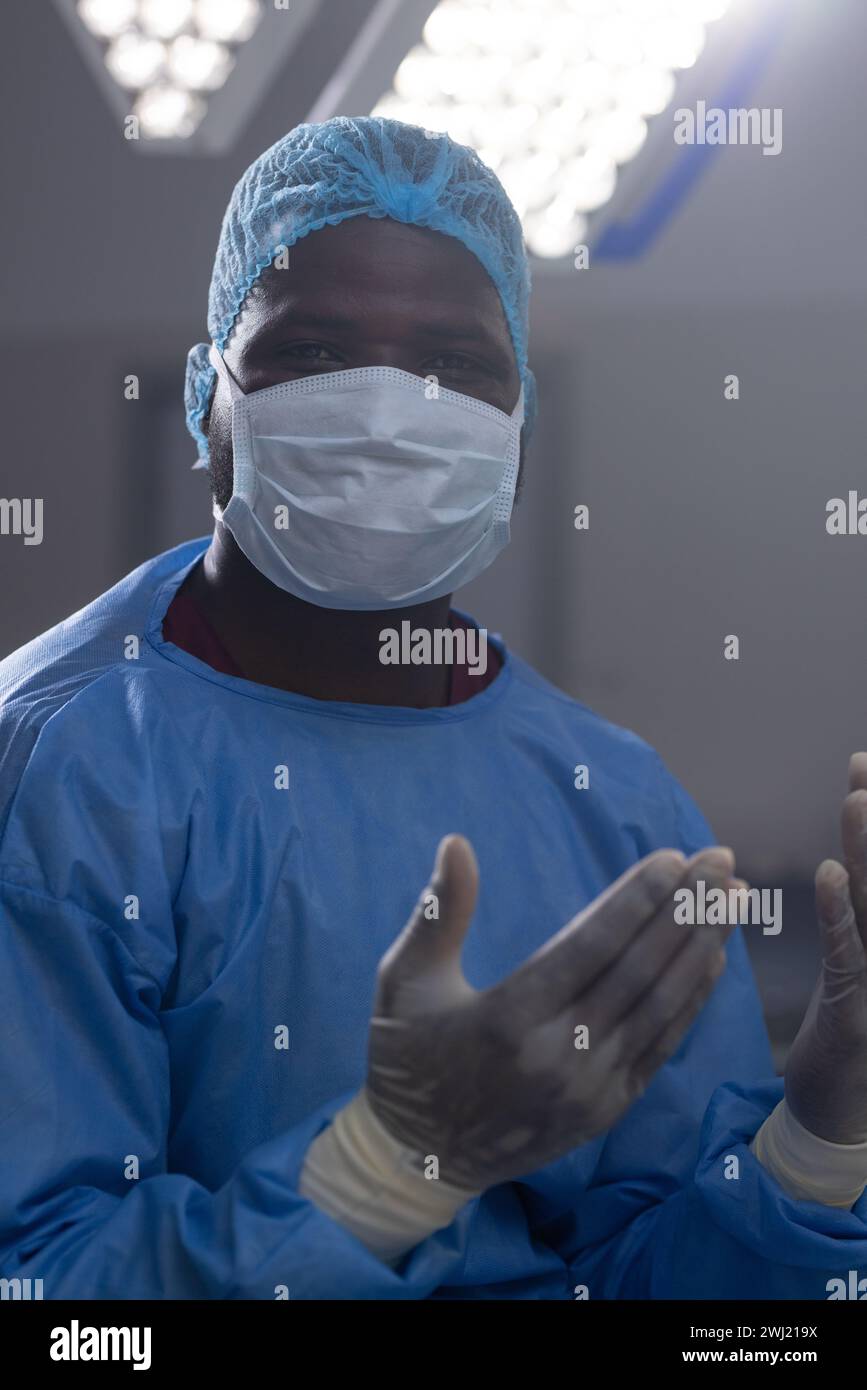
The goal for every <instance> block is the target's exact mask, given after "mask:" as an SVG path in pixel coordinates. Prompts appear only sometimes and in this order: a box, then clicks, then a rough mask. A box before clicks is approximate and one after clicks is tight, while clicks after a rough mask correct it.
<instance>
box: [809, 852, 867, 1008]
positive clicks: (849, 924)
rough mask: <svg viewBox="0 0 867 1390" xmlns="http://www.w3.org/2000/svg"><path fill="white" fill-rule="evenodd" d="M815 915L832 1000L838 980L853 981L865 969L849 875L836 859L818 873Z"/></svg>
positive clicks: (825, 981) (827, 861) (830, 860)
mask: <svg viewBox="0 0 867 1390" xmlns="http://www.w3.org/2000/svg"><path fill="white" fill-rule="evenodd" d="M816 915H817V917H818V919H819V931H820V933H821V937H822V959H823V966H824V984H825V992H826V997H830V998H833V990H834V983H835V981H837V982H840V983H842V981H843V980H844V979H845V980H851V978H852V976H853V975H854V974H858V972H859V971H862V970H863V969H864V967H865V955H864V947H863V945H862V943H861V939H860V937H859V934H858V927H857V923H856V920H855V909H854V907H853V904H852V897H851V893H850V879H849V875H848V874H847V873H846V870H845V869H844V868H843V865H842V864H838V863H837V861H836V859H825V860H823V862H822V863H821V864H820V865H819V867H818V869H817V870H816ZM829 991H830V995H829Z"/></svg>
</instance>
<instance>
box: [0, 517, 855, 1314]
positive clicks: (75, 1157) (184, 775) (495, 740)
mask: <svg viewBox="0 0 867 1390" xmlns="http://www.w3.org/2000/svg"><path fill="white" fill-rule="evenodd" d="M206 544H207V542H206V541H205V540H198V541H194V542H191V543H189V544H187V545H184V546H181V547H180V548H178V549H176V550H173V551H171V552H169V553H168V554H166V555H163V556H160V557H158V558H157V559H155V560H153V561H151V562H149V563H147V564H145V565H143V566H142V567H141V568H139V569H137V570H136V571H135V572H134V573H133V574H131V575H129V576H128V577H127V578H126V579H124V580H123V581H122V582H121V583H119V584H118V585H117V586H116V587H115V588H113V589H112V590H111V591H110V592H109V593H107V594H105V595H103V596H102V597H101V598H99V599H97V600H96V602H94V603H92V604H90V605H89V606H88V607H86V608H84V609H82V610H81V611H80V612H78V613H76V614H74V615H73V616H72V617H71V618H69V619H68V620H67V621H66V622H63V623H61V624H60V625H59V626H58V627H56V628H54V629H52V630H51V631H50V632H48V633H47V634H45V635H44V636H43V637H40V638H38V639H37V640H35V641H34V642H32V643H30V644H29V645H28V646H26V647H24V648H23V649H22V650H20V651H19V652H17V653H15V654H13V655H12V656H11V657H9V658H8V659H7V660H6V661H5V662H4V663H3V664H2V666H0V691H2V697H3V718H2V726H0V727H2V741H0V788H2V798H0V817H2V842H0V880H2V882H0V896H2V905H0V912H2V921H0V1035H2V1046H0V1272H2V1274H3V1275H5V1276H7V1277H12V1276H15V1275H18V1276H20V1277H22V1278H26V1277H32V1278H41V1279H42V1280H43V1287H44V1295H45V1297H46V1298H84V1299H86V1298H116V1299H124V1298H176V1299H177V1298H201V1299H274V1298H275V1297H280V1296H285V1295H286V1294H288V1296H289V1297H290V1298H295V1299H298V1298H301V1299H314V1298H344V1299H371V1298H412V1299H419V1298H429V1297H435V1298H452V1299H461V1298H524V1299H570V1298H574V1297H575V1296H576V1294H575V1290H576V1288H577V1289H578V1290H579V1292H580V1291H581V1290H582V1289H584V1288H586V1291H587V1294H588V1295H589V1297H590V1298H591V1299H593V1298H618V1297H626V1298H636V1297H637V1298H671V1297H694V1298H735V1297H737V1298H742V1297H746V1298H772V1297H783V1298H790V1297H791V1298H794V1297H803V1298H810V1299H823V1298H825V1297H827V1293H826V1281H827V1280H828V1279H830V1278H832V1277H839V1276H842V1277H844V1278H845V1277H846V1275H847V1271H848V1270H850V1269H853V1268H854V1269H860V1271H861V1272H862V1273H863V1272H864V1271H865V1270H867V1198H862V1199H861V1201H860V1202H859V1203H858V1204H857V1205H856V1207H855V1209H854V1211H852V1212H848V1211H835V1210H832V1209H830V1208H824V1207H822V1206H819V1205H817V1204H813V1203H806V1202H796V1201H794V1200H792V1199H790V1198H789V1197H787V1196H786V1195H785V1194H784V1192H783V1191H782V1190H781V1189H780V1187H779V1186H778V1185H777V1184H776V1183H775V1182H774V1180H773V1179H772V1178H771V1177H770V1176H769V1175H768V1174H767V1173H766V1172H765V1171H764V1170H763V1169H762V1168H761V1166H760V1165H759V1164H758V1163H757V1162H756V1161H755V1159H754V1158H753V1157H752V1156H751V1154H750V1153H749V1148H748V1146H749V1141H750V1138H751V1137H752V1135H753V1134H754V1133H755V1132H756V1130H757V1129H758V1127H759V1125H760V1124H761V1123H762V1121H763V1120H764V1118H765V1117H766V1115H767V1114H768V1113H769V1112H770V1110H771V1109H772V1108H773V1106H774V1105H775V1104H776V1102H777V1100H778V1099H779V1098H780V1095H781V1082H780V1081H778V1080H775V1079H774V1077H773V1071H772V1066H771V1060H770V1056H769V1051H768V1046H767V1040H766V1036H765V1032H764V1027H763V1023H762V1017H761V1012H760V1007H759V1003H758V1000H757V996H756V992H755V988H754V983H753V980H752V977H751V973H750V969H749V966H748V962H747V958H746V953H745V949H744V945H743V942H742V940H741V939H740V938H738V937H735V938H733V939H732V941H731V943H730V948H729V964H728V968H727V970H726V972H725V974H724V975H723V977H722V978H721V980H720V982H719V984H718V985H717V987H716V989H715V991H714V993H713V995H712V996H711V998H710V1001H709V1003H708V1004H707V1006H706V1007H705V1009H704V1010H703V1012H702V1013H701V1015H700V1017H699V1019H698V1020H697V1022H696V1023H695V1025H694V1026H693V1028H692V1030H691V1032H690V1033H689V1035H688V1037H687V1038H686V1040H685V1041H684V1043H683V1045H682V1046H681V1048H680V1050H679V1052H678V1053H677V1055H676V1056H675V1057H674V1058H673V1059H672V1060H671V1061H670V1062H669V1063H668V1064H667V1065H666V1066H665V1067H663V1068H662V1070H661V1071H660V1072H659V1073H658V1074H657V1076H656V1077H655V1079H654V1081H653V1083H652V1084H651V1086H650V1088H649V1090H648V1091H647V1092H646V1094H645V1095H644V1096H643V1097H642V1098H641V1100H640V1101H639V1102H638V1103H637V1104H635V1105H634V1106H633V1107H632V1109H631V1110H630V1111H629V1112H628V1113H627V1115H626V1116H625V1117H624V1119H623V1120H622V1121H621V1122H620V1123H619V1124H618V1125H617V1126H616V1127H615V1128H614V1129H613V1130H612V1131H611V1132H610V1133H609V1134H607V1135H605V1136H602V1137H600V1138H598V1139H596V1140H594V1141H593V1142H591V1143H588V1144H585V1145H583V1146H582V1147H580V1148H578V1149H576V1150H574V1151H573V1152H572V1153H570V1154H569V1155H568V1156H567V1157H565V1158H563V1159H562V1160H560V1161H558V1162H556V1163H552V1164H550V1165H549V1166H548V1167H546V1168H544V1169H541V1170H539V1171H537V1172H533V1173H530V1174H527V1175H526V1177H525V1178H523V1180H522V1181H520V1182H512V1183H506V1184H502V1185H500V1186H498V1187H495V1188H492V1189H491V1190H489V1191H488V1192H486V1193H485V1194H484V1195H483V1196H482V1197H481V1198H479V1199H477V1200H475V1201H472V1202H470V1203H468V1204H467V1205H466V1206H465V1207H464V1208H463V1209H462V1210H461V1212H460V1213H459V1214H458V1216H457V1218H456V1219H455V1220H454V1222H453V1223H452V1224H451V1225H450V1226H449V1227H448V1228H447V1229H445V1230H442V1231H440V1232H438V1233H436V1234H435V1235H433V1236H431V1237H430V1238H429V1239H427V1240H424V1241H422V1242H421V1244H420V1245H418V1246H416V1247H415V1249H414V1250H412V1251H411V1252H410V1253H409V1254H408V1255H407V1256H406V1258H405V1259H404V1260H403V1261H402V1262H401V1263H400V1265H399V1266H398V1267H397V1268H396V1269H392V1268H390V1267H388V1266H387V1265H385V1264H383V1263H381V1262H380V1261H379V1260H377V1259H376V1258H375V1257H374V1256H373V1255H372V1254H370V1253H369V1252H368V1251H367V1250H366V1249H365V1248H364V1247H363V1246H362V1245H361V1244H360V1243H359V1242H358V1241H357V1240H356V1239H355V1238H354V1237H353V1236H352V1235H350V1234H349V1233H348V1232H346V1231H344V1230H343V1229H342V1228H341V1227H340V1226H339V1225H337V1224H336V1223H335V1222H333V1221H332V1220H331V1219H330V1218H329V1217H328V1216H326V1215H325V1214H324V1213H322V1212H320V1211H319V1210H318V1209H317V1208H316V1207H314V1206H313V1205H311V1204H310V1203H309V1202H308V1201H306V1200H304V1199H303V1198H302V1197H300V1196H299V1194H298V1177H299V1172H300V1169H301V1167H302V1164H303V1160H304V1154H305V1150H306V1149H307V1147H308V1145H309V1144H310V1142H311V1140H312V1139H313V1138H314V1136H315V1135H316V1134H317V1133H319V1132H320V1130H321V1129H322V1128H323V1127H324V1126H325V1125H327V1124H328V1122H329V1118H330V1117H331V1116H332V1115H333V1113H334V1112H335V1110H336V1109H337V1108H338V1107H339V1106H341V1105H342V1104H344V1103H345V1102H346V1101H347V1100H348V1099H349V1097H350V1096H351V1095H352V1094H353V1093H354V1092H355V1091H356V1090H357V1088H358V1087H359V1086H360V1085H361V1084H362V1082H363V1080H364V1074H365V1053H366V1037H367V1024H368V1017H369V1014H370V1008H371V1001H372V995H373V988H374V977H375V971H376V966H377V962H378V961H379V958H380V956H381V955H382V954H383V952H384V951H385V949H386V947H387V946H388V945H389V944H390V943H391V941H392V940H393V938H394V937H395V935H396V934H397V932H398V931H399V929H400V928H401V926H402V925H403V923H404V922H405V920H406V918H407V916H408V915H409V913H410V910H411V909H412V907H413V906H414V904H415V902H416V899H417V896H418V893H419V891H420V889H421V887H422V886H423V885H424V884H425V883H426V882H427V879H428V875H429V873H430V869H431V864H432V860H433V855H434V851H435V848H436V845H437V842H438V840H439V838H440V837H441V836H442V835H443V834H445V833H446V832H448V831H460V832H461V833H462V834H464V835H466V836H467V837H468V838H469V839H470V840H471V841H472V843H473V845H474V846H475V849H476V853H477V855H478V860H479V865H480V870H481V892H480V899H479V906H478V911H477V914H476V918H475V920H474V923H473V926H472V929H471V932H470V935H469V939H468V942H467V945H466V951H465V968H466V972H467V975H468V978H469V979H470V980H471V982H472V983H473V984H475V985H476V986H479V987H482V986H486V985H489V984H491V983H492V982H494V981H496V980H498V979H500V978H501V977H502V976H504V975H505V974H506V973H508V972H509V971H511V970H514V969H515V967H516V966H517V965H518V964H519V963H520V962H521V961H523V960H524V959H525V958H526V957H527V956H528V955H529V954H530V953H531V952H532V951H534V950H535V949H536V947H538V946H539V945H541V943H542V942H543V941H545V940H546V939H547V938H548V937H549V936H550V935H551V934H552V933H553V932H555V931H557V930H558V929H559V928H560V927H561V926H562V925H563V924H564V923H565V922H566V921H567V920H568V919H569V918H571V917H572V916H573V915H574V914H575V913H576V912H577V911H578V910H579V909H580V908H581V907H582V906H584V905H585V904H586V903H588V902H590V900H591V899H592V898H594V897H595V896H596V895H597V894H598V893H600V892H601V891H602V890H603V889H604V888H605V887H606V885H608V884H609V883H610V882H611V881H612V880H613V879H614V878H616V877H617V876H618V875H619V874H621V873H622V872H623V871H624V870H625V869H627V868H628V867H629V865H631V864H633V863H634V862H635V861H636V860H637V859H639V858H640V857H642V856H643V855H646V854H647V853H648V852H650V851H651V850H653V849H655V848H658V847H660V846H678V847H680V848H682V849H683V850H684V851H685V852H691V851H694V850H696V849H697V848H699V847H701V846H702V845H704V844H707V843H709V842H710V841H711V838H712V837H711V835H710V832H709V830H708V828H707V825H706V824H705V822H704V821H703V820H702V818H701V816H700V815H699V814H698V812H697V811H696V809H695V807H694V806H693V805H692V803H691V802H690V800H689V799H688V797H687V796H686V795H685V793H684V792H683V791H682V790H681V789H680V787H679V786H678V785H677V784H676V782H675V781H674V780H673V779H672V778H671V776H670V775H669V774H668V773H667V772H666V770H665V769H664V767H663V766H662V764H661V762H660V760H659V759H658V757H657V755H656V754H655V753H654V752H653V751H652V750H651V749H650V748H648V747H647V745H646V744H645V743H643V742H642V741H641V740H640V739H639V738H637V737H636V736H635V735H633V734H631V733H628V732H625V731H624V730H622V729H619V728H615V727H613V726H612V725H611V724H608V723H606V722H605V721H604V720H602V719H600V718H599V717H597V716H596V715H594V714H593V713H592V712H591V711H589V710H588V709H586V708H585V707H583V706H582V705H580V704H577V703H576V702H575V701H573V700H571V699H569V698H567V697H566V696H565V695H563V694H562V693H561V692H559V691H558V690H556V689H554V688H553V687H552V686H551V685H549V684H548V683H547V682H546V681H544V680H543V679H541V678H540V677H539V676H538V675H537V674H535V673H534V672H533V671H532V670H531V669H530V668H529V667H528V666H527V665H526V664H524V663H523V662H522V661H520V660H519V659H517V658H516V657H515V656H514V655H513V654H510V653H508V652H507V651H506V650H505V648H504V647H501V648H500V649H501V651H502V654H503V657H504V665H503V668H502V670H501V672H500V673H499V675H498V676H497V677H496V679H495V680H494V681H493V682H492V684H491V685H490V686H488V687H487V689H485V690H484V691H483V692H482V693H481V694H479V695H477V696H475V697H474V698H473V699H471V700H469V701H467V702H465V703H463V704H459V705H454V706H450V707H448V708H442V709H421V710H419V709H408V708H403V707H397V708H393V707H383V706H373V705H360V704H348V703H332V702H327V701H319V700H314V699H310V698H307V697H304V696H301V695H295V694H290V693H287V692H285V691H281V690H275V689H271V688H269V687H266V686H262V685H258V684H255V683H253V682H251V681H247V680H243V679H240V678H236V677H231V676H224V675H221V674H219V673H217V672H215V671H213V670H212V669H211V668H210V667H208V666H206V665H204V664H203V663H202V662H201V661H199V660H197V659H196V658H195V657H193V656H191V655H189V654H188V653H185V652H183V651H181V650H180V649H179V648H177V647H176V646H174V645H172V644H171V643H169V642H166V641H165V640H164V639H163V637H162V619H163V617H164V615H165V612H166V609H167V607H168V605H169V603H170V601H171V598H172V596H173V594H174V593H175V591H176V589H177V588H178V586H179V584H180V583H181V582H182V580H183V578H184V577H185V575H186V574H187V573H188V571H189V569H190V568H191V567H192V565H194V564H195V563H196V561H197V560H198V558H199V557H200V556H201V554H202V553H203V551H204V549H205V546H206ZM579 763H584V764H586V765H587V766H588V768H589V770H590V785H589V788H587V789H584V790H576V787H575V785H574V769H575V767H576V765H577V764H579ZM281 769H286V771H285V772H284V773H282V774H281V771H280V770H281ZM282 1042H285V1044H286V1045H285V1046H284V1045H280V1044H281V1043H282ZM481 1101H482V1103H483V1098H481ZM732 1156H733V1157H735V1158H736V1159H737V1160H738V1165H739V1172H738V1176H737V1177H736V1178H732V1177H730V1176H729V1177H727V1176H726V1172H727V1171H728V1172H729V1173H731V1172H732V1171H734V1165H732V1164H731V1162H727V1160H729V1159H730V1158H731V1157H732Z"/></svg>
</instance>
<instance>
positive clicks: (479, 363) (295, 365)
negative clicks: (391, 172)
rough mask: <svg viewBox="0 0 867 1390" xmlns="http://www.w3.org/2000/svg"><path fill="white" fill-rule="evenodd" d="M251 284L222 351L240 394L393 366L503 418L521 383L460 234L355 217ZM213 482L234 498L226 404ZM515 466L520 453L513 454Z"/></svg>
mask: <svg viewBox="0 0 867 1390" xmlns="http://www.w3.org/2000/svg"><path fill="white" fill-rule="evenodd" d="M287 259H288V266H287V268H285V269H277V268H276V267H275V266H269V267H268V268H267V269H266V270H265V271H264V272H263V273H262V275H261V276H260V278H259V280H258V281H257V282H256V284H255V285H254V286H253V288H252V289H251V290H250V293H249V294H248V296H247V299H246V301H245V304H244V307H243V309H242V310H241V313H240V314H239V316H238V319H237V321H236V323H235V327H234V329H233V331H232V334H231V336H230V338H229V342H228V343H227V345H226V348H225V351H224V353H223V356H224V358H225V360H226V364H227V366H228V367H229V370H230V371H231V372H232V374H233V376H234V377H235V379H236V381H237V382H238V385H239V386H240V387H241V390H242V391H244V392H245V394H249V393H250V392H251V391H261V390H263V389H264V388H265V387H266V386H274V385H276V384H277V383H278V382H281V381H297V380H298V379H299V378H300V377H307V376H313V375H316V374H317V373H322V372H340V371H348V370H350V369H351V368H353V367H380V366H386V367H399V368H400V369H401V370H402V371H405V372H412V373H413V374H414V375H415V376H421V377H427V376H435V377H436V378H437V380H438V382H439V384H440V386H441V387H443V388H444V389H447V390H450V391H460V392H461V393H462V394H463V395H465V396H475V397H476V399H477V400H480V401H487V403H488V404H489V405H493V406H496V407H497V409H498V410H502V411H503V412H504V413H505V414H507V415H509V414H511V412H512V410H513V409H514V408H515V406H516V404H517V401H518V395H519V393H520V387H521V381H520V377H519V375H518V369H517V366H516V364H515V354H514V349H513V347H512V340H511V336H510V334H509V329H508V325H507V323H506V317H505V314H504V313H503V306H502V304H501V302H500V296H499V294H498V293H497V291H496V289H495V288H494V285H493V283H492V281H491V280H490V279H489V278H488V275H487V274H486V272H485V271H484V269H483V268H482V266H481V264H480V262H479V261H478V260H477V259H476V257H475V256H474V255H473V254H472V252H471V251H468V250H467V248H466V247H465V246H464V245H463V243H462V242H459V241H457V240H455V238H454V237H448V236H443V235H442V234H441V233H439V232H432V231H429V230H428V229H427V228H425V227H415V226H407V225H405V224H404V223H402V222H395V221H393V220H392V219H390V218H372V217H366V216H361V217H353V218H349V219H348V220H347V221H345V222H341V223H339V224H338V225H337V226H336V227H323V228H322V230H321V231H317V232H312V233H311V234H310V235H309V236H306V237H302V239H301V240H300V241H299V242H297V243H296V244H295V246H293V247H291V248H290V250H289V252H288V257H287ZM208 443H209V448H210V455H211V485H212V488H213V491H214V496H215V498H216V500H217V502H218V503H219V505H220V506H222V507H224V506H226V505H227V504H228V501H229V498H230V497H231V494H232V430H231V405H230V401H229V396H228V392H227V391H226V388H225V386H224V385H223V383H222V382H219V383H218V385H217V390H216V393H215V395H214V399H213V402H212V405H211V411H210V418H209V422H208ZM522 462H523V460H522Z"/></svg>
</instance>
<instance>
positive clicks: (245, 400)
mask: <svg viewBox="0 0 867 1390" xmlns="http://www.w3.org/2000/svg"><path fill="white" fill-rule="evenodd" d="M210 360H211V362H212V364H213V366H214V367H215V368H216V370H217V372H218V373H219V375H220V376H221V377H222V379H223V380H224V381H225V382H226V385H227V387H228V389H229V392H230V395H231V398H232V446H233V450H234V488H233V492H232V496H231V499H230V501H229V504H228V506H227V507H226V508H225V509H224V510H221V509H220V508H219V507H218V506H217V505H216V504H215V505H214V515H215V516H216V517H217V518H218V519H220V520H221V521H222V522H223V524H224V525H225V526H227V527H228V528H229V530H230V531H231V533H232V535H233V536H234V538H235V540H236V541H237V543H238V545H239V546H240V547H241V549H242V550H243V552H244V554H245V555H246V557H247V559H248V560H249V561H250V562H251V564H253V565H255V566H256V568H257V569H258V570H259V571H260V572H261V573H262V574H264V575H265V577H266V578H267V579H270V580H271V582H272V584H276V585H277V586H278V588H280V589H285V590H286V591H287V593H290V594H294V595H295V596H296V598H301V599H305V600H306V601H307V602H308V603H315V604H318V605H319V606H320V607H322V608H347V609H378V608H402V607H405V606H409V605H411V604H416V603H423V602H425V601H426V600H427V599H434V598H440V597H441V596H442V595H443V594H448V593H451V592H452V590H453V589H456V588H457V587H458V586H459V585H461V584H466V583H468V582H469V580H471V579H475V578H476V576H477V575H479V574H481V573H482V571H483V570H484V569H486V568H487V566H488V565H489V564H491V562H492V561H493V560H494V559H495V557H496V556H497V555H498V554H499V552H500V551H501V550H502V549H503V547H504V546H505V545H506V544H507V543H508V540H509V534H510V533H509V520H510V517H511V514H512V503H513V501H514V497H515V483H516V480H517V476H518V462H519V453H520V436H521V425H522V423H523V420H524V392H523V389H522V390H521V394H520V396H519V398H518V404H517V405H516V406H515V409H514V410H513V412H512V414H511V415H505V414H504V413H503V411H501V410H497V409H496V408H495V407H494V406H492V405H487V404H486V403H485V402H483V401H477V400H475V399H474V398H473V397H471V396H463V395H461V394H460V393H459V392H457V391H445V390H441V389H439V388H437V395H436V398H435V399H428V395H429V394H430V393H431V389H432V388H431V387H430V386H428V385H427V384H426V382H425V381H424V379H423V378H422V377H418V376H413V375H412V374H411V373H410V372H402V371H399V370H398V369H397V368H395V367H359V368H356V369H354V370H352V371H345V372H328V373H324V374H322V375H319V376H314V377H306V378H304V379H302V380H300V381H285V382H281V383H280V384H279V385H278V386H269V387H267V388H266V389H265V390H264V391H253V392H251V394H250V395H249V396H245V395H244V393H243V391H241V389H240V387H239V386H238V384H237V382H236V381H235V380H234V378H233V377H232V375H231V373H230V372H229V369H228V368H227V366H226V364H225V363H224V361H223V359H222V357H221V355H220V353H219V352H218V351H217V349H216V348H214V347H212V348H211V353H210Z"/></svg>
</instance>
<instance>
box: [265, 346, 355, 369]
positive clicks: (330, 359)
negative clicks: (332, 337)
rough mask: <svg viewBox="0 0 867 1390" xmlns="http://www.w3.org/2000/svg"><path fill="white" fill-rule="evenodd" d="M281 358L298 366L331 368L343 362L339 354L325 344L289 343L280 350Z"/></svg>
mask: <svg viewBox="0 0 867 1390" xmlns="http://www.w3.org/2000/svg"><path fill="white" fill-rule="evenodd" d="M280 356H281V357H288V358H290V359H291V361H292V362H293V363H297V364H298V365H302V364H305V365H306V364H308V363H309V364H310V365H311V366H314V367H316V366H319V365H323V366H331V365H332V364H333V363H335V362H336V363H339V362H340V361H341V358H340V355H339V353H337V352H335V351H334V349H333V348H330V347H328V346H327V345H326V344H325V343H289V344H287V346H286V347H284V348H281V349H280Z"/></svg>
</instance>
